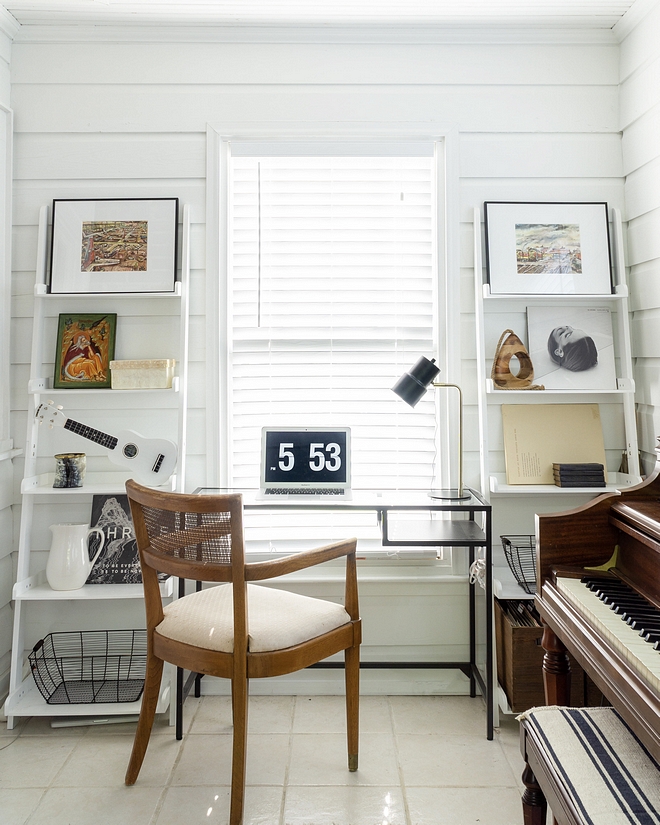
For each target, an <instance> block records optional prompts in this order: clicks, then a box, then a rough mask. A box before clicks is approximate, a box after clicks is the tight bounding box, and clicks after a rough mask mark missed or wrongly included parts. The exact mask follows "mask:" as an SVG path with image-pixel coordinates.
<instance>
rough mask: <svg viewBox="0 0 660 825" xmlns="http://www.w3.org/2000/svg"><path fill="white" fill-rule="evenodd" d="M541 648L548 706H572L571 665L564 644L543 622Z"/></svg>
mask: <svg viewBox="0 0 660 825" xmlns="http://www.w3.org/2000/svg"><path fill="white" fill-rule="evenodd" d="M541 646H542V647H543V650H545V656H544V657H543V684H544V686H545V703H546V705H564V706H568V705H570V704H571V663H570V660H569V658H568V653H567V651H566V648H565V647H564V644H563V642H562V641H561V640H560V639H558V638H557V636H556V635H555V633H554V632H553V631H552V630H551V629H550V628H549V627H548V625H547V624H546V623H545V622H543V638H542V640H541Z"/></svg>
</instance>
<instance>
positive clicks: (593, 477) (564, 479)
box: [552, 463, 605, 487]
mask: <svg viewBox="0 0 660 825" xmlns="http://www.w3.org/2000/svg"><path fill="white" fill-rule="evenodd" d="M552 472H553V475H554V479H555V484H556V486H557V487H604V486H605V468H604V467H603V465H602V464H592V463H583V464H553V465H552Z"/></svg>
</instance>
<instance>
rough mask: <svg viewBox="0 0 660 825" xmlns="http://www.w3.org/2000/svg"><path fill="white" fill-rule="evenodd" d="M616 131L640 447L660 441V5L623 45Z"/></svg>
mask: <svg viewBox="0 0 660 825" xmlns="http://www.w3.org/2000/svg"><path fill="white" fill-rule="evenodd" d="M621 129H622V132H623V138H622V147H623V166H624V173H625V175H626V182H625V203H626V211H625V213H624V214H625V216H626V218H627V220H628V257H629V264H630V285H631V309H632V310H633V319H632V335H633V355H634V356H635V358H636V366H635V381H636V385H635V386H636V400H637V405H638V410H639V413H638V418H639V430H640V449H641V450H642V454H643V457H644V459H645V463H646V465H647V469H649V468H650V467H651V466H652V462H653V459H654V457H655V456H654V452H653V450H654V448H655V447H656V446H657V444H658V442H657V438H658V436H659V435H660V3H656V4H655V6H654V8H652V9H651V11H650V12H649V13H648V15H647V16H646V17H645V18H644V19H643V20H642V21H641V23H639V24H638V26H637V27H636V28H635V29H634V30H633V31H632V32H631V33H630V34H629V35H628V36H627V37H626V38H625V40H624V41H623V42H622V43H621Z"/></svg>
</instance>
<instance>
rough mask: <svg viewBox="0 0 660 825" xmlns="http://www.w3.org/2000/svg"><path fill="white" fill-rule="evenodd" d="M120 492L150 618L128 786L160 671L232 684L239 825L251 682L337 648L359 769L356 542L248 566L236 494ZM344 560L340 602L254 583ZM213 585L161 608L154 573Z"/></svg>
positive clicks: (353, 764)
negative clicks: (170, 667) (174, 669)
mask: <svg viewBox="0 0 660 825" xmlns="http://www.w3.org/2000/svg"><path fill="white" fill-rule="evenodd" d="M126 491H127V493H128V499H129V502H130V506H131V513H132V515H133V522H134V526H135V535H136V538H137V545H138V550H139V554H140V564H141V567H142V580H143V586H144V598H145V607H146V614H147V668H146V677H145V685H144V693H143V697H142V709H141V711H140V718H139V720H138V725H137V730H136V733H135V740H134V743H133V751H132V754H131V758H130V762H129V765H128V769H127V772H126V784H127V785H133V784H134V783H135V781H136V780H137V777H138V774H139V772H140V768H141V766H142V762H143V760H144V756H145V753H146V750H147V746H148V744H149V737H150V734H151V728H152V725H153V720H154V714H155V712H156V704H157V701H158V695H159V690H160V683H161V678H162V673H163V663H164V662H171V663H172V664H174V665H177V666H179V667H183V668H185V669H186V670H190V671H192V672H194V673H201V674H208V675H211V676H221V677H224V678H226V679H231V695H232V716H233V724H234V730H233V748H232V775H231V808H230V825H240V822H241V821H242V816H243V797H244V790H245V758H246V736H247V706H248V680H249V679H252V678H259V677H267V676H279V675H282V674H285V673H292V672H294V671H296V670H300V669H301V668H305V667H308V666H309V665H311V664H314V663H315V662H318V661H320V660H322V659H325V658H326V657H328V656H331V655H332V654H334V653H338V652H340V651H342V650H343V651H344V656H345V682H346V722H347V734H348V737H347V738H348V769H349V770H350V771H355V770H357V766H358V703H359V667H360V662H359V650H360V641H361V623H360V617H359V610H358V592H357V572H356V564H355V548H356V540H355V539H349V540H346V541H340V542H336V543H334V544H330V545H327V546H325V547H321V548H318V549H315V550H308V551H303V552H300V553H297V554H295V555H291V556H287V557H286V558H280V559H276V560H273V561H266V562H252V563H246V561H245V551H244V544H243V502H242V497H241V495H240V494H226V495H211V496H206V495H204V496H202V495H186V494H183V493H169V492H163V491H159V490H154V489H151V488H149V487H143V486H142V485H140V484H137V483H136V482H134V481H132V480H130V481H128V482H127V483H126ZM341 556H345V557H346V583H345V604H344V605H340V604H336V603H334V602H327V601H323V600H320V599H312V598H309V597H307V596H301V595H298V594H296V593H290V592H288V591H285V590H279V589H275V588H273V587H270V586H260V585H257V584H253V582H257V581H263V580H265V579H272V578H275V577H277V576H281V575H284V574H286V573H292V572H294V571H296V570H302V569H304V568H306V567H311V566H313V565H316V564H320V563H322V562H325V561H329V560H331V559H336V558H340V557H341ZM158 572H164V573H169V574H170V575H172V576H179V577H181V578H185V579H193V580H196V581H204V582H214V583H220V584H217V585H216V586H214V587H208V588H204V589H202V590H200V591H199V592H195V593H191V594H190V595H187V596H183V597H182V598H180V599H177V600H176V601H174V602H172V603H170V604H168V605H166V606H163V604H162V600H161V596H160V588H159V584H158V578H157V573H158Z"/></svg>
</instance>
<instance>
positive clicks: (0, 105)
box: [0, 15, 16, 698]
mask: <svg viewBox="0 0 660 825" xmlns="http://www.w3.org/2000/svg"><path fill="white" fill-rule="evenodd" d="M8 17H9V15H7V18H8ZM15 30H16V26H15V25H14V24H12V21H11V20H7V19H6V18H5V17H4V15H0V537H1V538H0V698H2V697H3V696H4V695H5V693H6V692H7V688H8V685H9V651H10V648H11V628H12V608H11V591H12V585H13V582H14V564H13V562H14V555H13V549H14V548H13V529H12V500H13V492H14V485H13V468H12V460H11V457H10V456H11V453H10V451H9V448H10V447H11V439H10V398H9V375H10V365H9V359H10V355H9V350H10V347H9V341H10V330H11V309H10V305H11V271H10V270H11V263H10V260H9V255H8V252H9V250H8V248H7V247H8V245H9V244H8V241H9V240H10V237H11V236H10V223H11V215H10V214H9V212H10V209H9V206H10V204H11V163H10V159H11V113H10V111H9V106H10V98H11V95H10V81H9V77H10V73H9V64H10V57H11V37H12V35H13V34H14V32H15Z"/></svg>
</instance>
